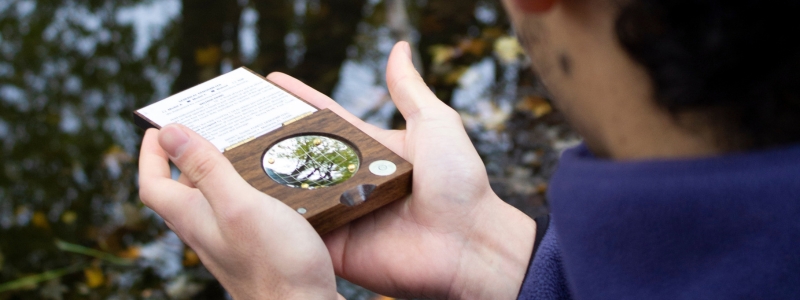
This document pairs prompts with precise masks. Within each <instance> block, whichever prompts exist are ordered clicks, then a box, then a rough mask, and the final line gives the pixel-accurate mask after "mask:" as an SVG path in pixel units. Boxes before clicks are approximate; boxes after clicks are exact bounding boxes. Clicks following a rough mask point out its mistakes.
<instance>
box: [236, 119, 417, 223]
mask: <svg viewBox="0 0 800 300" xmlns="http://www.w3.org/2000/svg"><path fill="white" fill-rule="evenodd" d="M300 135H321V136H328V137H332V138H336V139H339V140H342V141H345V142H347V143H349V144H350V145H352V146H354V148H355V149H356V151H357V152H358V154H359V158H360V161H361V167H360V168H359V169H358V171H356V173H355V174H354V175H353V176H352V177H351V178H350V179H348V180H346V181H345V182H343V183H340V184H337V185H334V186H329V187H324V188H318V189H313V190H307V189H301V188H293V187H288V186H285V185H282V184H280V183H277V182H275V181H274V180H272V179H271V178H269V176H267V173H266V171H264V168H263V167H262V159H263V157H264V154H265V152H266V151H267V149H269V148H270V147H272V146H273V145H275V144H276V143H278V142H280V141H282V140H285V139H287V138H291V137H295V136H300ZM223 154H224V155H225V157H227V158H228V159H229V160H230V161H231V162H232V163H233V166H234V167H235V168H236V171H238V172H239V174H241V175H242V177H243V178H244V179H245V180H246V181H247V182H249V183H250V184H251V185H252V186H253V187H255V188H256V189H258V190H260V191H262V192H264V193H265V194H267V195H270V196H272V197H275V198H277V199H279V200H281V201H282V202H283V203H286V205H289V206H290V207H292V208H293V209H295V210H300V211H302V210H304V211H305V213H304V214H303V216H305V218H306V219H307V220H308V222H310V223H311V225H312V226H314V228H315V229H316V230H317V232H319V234H320V235H322V234H325V233H327V232H329V231H331V230H333V229H336V228H337V227H339V226H342V225H344V224H347V223H349V222H350V221H352V220H355V219H357V218H359V217H361V216H363V215H365V214H367V213H369V212H371V211H374V210H375V209H377V208H379V207H381V206H384V205H386V204H388V203H390V202H392V201H394V200H397V199H399V198H402V197H404V196H406V195H408V194H410V193H411V173H412V172H411V171H412V166H411V164H410V163H409V162H407V161H406V160H404V159H403V158H401V157H400V156H399V155H397V154H395V153H394V152H392V151H391V150H389V149H388V148H386V147H385V146H383V145H382V144H380V143H378V142H377V141H376V140H374V139H372V138H371V137H369V136H368V135H367V134H365V133H364V132H362V131H361V130H359V129H358V128H356V127H355V126H353V125H352V124H350V123H349V122H347V121H346V120H344V119H342V118H341V117H339V115H337V114H335V113H334V112H332V111H330V110H329V109H323V110H320V111H317V112H315V113H313V114H311V115H309V116H307V117H304V118H302V119H299V120H297V121H295V122H292V123H290V124H288V125H284V126H283V127H281V128H279V129H276V130H275V131H272V132H270V133H268V134H265V135H262V136H260V137H258V138H256V139H254V140H252V141H249V142H247V143H245V144H243V145H241V146H237V147H235V148H233V149H229V150H227V151H225V152H224V153H223ZM378 160H388V161H391V162H392V163H394V164H395V165H396V166H397V171H395V172H394V173H393V174H391V175H389V176H378V175H375V174H372V173H371V172H370V170H369V167H368V166H369V165H370V164H371V163H373V162H375V161H378ZM346 193H350V195H363V196H366V199H363V200H364V202H363V203H360V204H358V205H354V206H351V205H349V204H347V203H348V202H349V201H347V200H346V199H345V198H347V196H345V194H346ZM301 209H302V210H301Z"/></svg>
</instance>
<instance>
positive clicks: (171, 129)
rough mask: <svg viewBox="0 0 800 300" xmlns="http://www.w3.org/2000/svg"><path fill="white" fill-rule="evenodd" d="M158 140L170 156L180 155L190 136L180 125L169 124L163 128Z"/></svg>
mask: <svg viewBox="0 0 800 300" xmlns="http://www.w3.org/2000/svg"><path fill="white" fill-rule="evenodd" d="M158 142H159V144H161V148H164V151H167V154H169V156H170V157H179V156H180V155H181V154H182V153H183V151H184V150H185V148H186V144H188V142H189V136H188V135H187V134H186V133H185V132H183V130H181V129H180V128H179V127H178V126H175V125H167V126H166V127H164V128H162V129H161V134H159V136H158Z"/></svg>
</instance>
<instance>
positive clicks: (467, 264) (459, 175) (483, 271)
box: [267, 42, 536, 299]
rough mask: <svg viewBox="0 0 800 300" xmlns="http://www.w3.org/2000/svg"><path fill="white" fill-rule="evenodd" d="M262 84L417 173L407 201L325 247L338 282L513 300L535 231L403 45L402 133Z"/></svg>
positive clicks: (309, 94) (278, 78) (392, 291)
mask: <svg viewBox="0 0 800 300" xmlns="http://www.w3.org/2000/svg"><path fill="white" fill-rule="evenodd" d="M267 78H268V79H270V80H271V81H273V82H275V83H276V84H278V85H280V86H282V87H283V88H285V89H287V90H289V91H290V92H293V93H294V94H296V95H298V96H300V97H301V98H303V99H305V100H306V101H309V102H311V103H312V104H314V105H315V106H317V107H320V108H329V109H331V110H332V111H334V112H335V113H337V114H339V115H340V116H342V117H343V118H345V119H346V120H348V121H349V122H351V123H352V124H354V125H355V126H357V127H358V128H360V129H361V130H362V131H364V132H365V133H367V134H368V135H370V136H372V137H373V138H375V139H376V140H378V141H379V142H381V143H382V144H384V145H386V146H387V147H388V148H390V149H391V150H393V151H394V152H396V153H398V154H399V155H400V156H402V157H403V158H405V159H406V160H408V161H409V162H411V163H412V164H414V173H413V187H412V196H411V197H408V198H405V199H401V200H398V201H395V202H393V203H391V204H390V205H387V206H386V207H383V208H381V209H379V210H377V211H375V212H373V213H371V214H368V215H366V216H364V217H362V218H360V219H358V220H356V221H354V222H352V223H350V224H348V225H345V226H344V227H342V228H339V229H337V230H335V231H333V232H331V233H329V234H328V235H326V236H325V237H324V240H325V243H326V244H327V246H328V250H329V251H330V254H331V257H332V259H333V265H334V268H335V270H336V274H337V275H339V276H341V277H343V278H345V279H347V280H350V281H352V282H354V283H356V284H359V285H361V286H363V287H366V288H368V289H370V290H373V291H376V292H379V293H382V294H386V295H392V296H399V297H425V298H438V299H441V298H448V299H458V298H465V299H513V298H515V297H516V296H517V293H518V292H519V288H520V284H521V282H522V279H523V277H524V275H525V271H526V267H527V263H528V260H529V258H530V255H531V252H532V247H533V241H534V235H535V226H536V225H535V224H534V222H533V220H532V219H530V218H528V217H527V216H526V215H524V214H523V213H522V212H520V211H519V210H517V209H515V208H513V207H511V206H510V205H508V204H506V203H505V202H503V201H502V200H500V199H499V198H498V197H497V196H496V195H495V194H494V192H493V191H492V190H491V188H490V187H489V181H488V178H487V174H486V169H485V167H484V165H483V163H482V162H481V159H480V157H479V156H478V153H477V152H476V151H475V149H474V147H473V145H472V143H471V142H470V139H469V137H468V136H467V134H466V132H465V131H464V127H463V124H462V122H461V118H460V116H459V114H458V113H457V112H455V111H454V110H453V109H451V108H450V107H448V106H447V105H445V104H443V103H442V102H441V101H440V100H439V99H437V98H436V96H435V95H434V94H433V93H432V92H431V91H430V89H429V88H428V87H427V86H426V85H425V83H424V82H423V81H422V78H421V77H420V76H419V74H418V73H417V72H416V70H414V67H413V65H412V63H411V59H410V50H409V46H408V44H407V43H404V42H403V43H399V44H398V45H396V46H395V48H394V49H393V51H392V54H391V56H390V58H389V63H388V69H387V82H388V84H389V91H390V93H391V95H392V97H393V100H394V102H395V104H396V105H397V107H398V109H399V110H400V112H401V113H402V114H403V117H404V118H405V119H406V122H407V129H406V130H402V131H389V130H381V129H378V128H377V127H375V126H372V125H369V124H367V123H365V122H363V121H361V120H359V119H358V118H356V117H355V116H353V115H352V114H350V113H348V112H347V111H345V110H344V109H343V108H342V107H341V106H339V105H338V104H336V103H335V102H334V101H333V100H331V99H330V98H328V97H327V96H325V95H323V94H321V93H319V92H317V91H315V90H314V89H312V88H310V87H308V86H306V85H305V84H303V83H301V82H300V81H297V80H295V79H293V78H291V77H289V76H287V75H284V74H281V73H273V74H270V75H269V76H268V77H267Z"/></svg>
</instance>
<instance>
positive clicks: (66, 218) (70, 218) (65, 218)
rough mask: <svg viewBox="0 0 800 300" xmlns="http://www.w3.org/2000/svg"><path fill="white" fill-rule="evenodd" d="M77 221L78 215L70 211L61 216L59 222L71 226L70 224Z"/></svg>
mask: <svg viewBox="0 0 800 300" xmlns="http://www.w3.org/2000/svg"><path fill="white" fill-rule="evenodd" d="M77 219H78V214H76V213H75V212H74V211H71V210H68V211H65V212H64V214H62V215H61V222H64V224H67V225H72V223H75V220H77Z"/></svg>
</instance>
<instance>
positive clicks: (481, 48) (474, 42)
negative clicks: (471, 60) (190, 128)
mask: <svg viewBox="0 0 800 300" xmlns="http://www.w3.org/2000/svg"><path fill="white" fill-rule="evenodd" d="M486 47H487V45H486V42H484V41H483V40H481V39H464V40H461V42H460V43H458V49H459V50H461V52H463V53H469V54H472V55H475V56H483V53H484V52H485V51H486Z"/></svg>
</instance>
